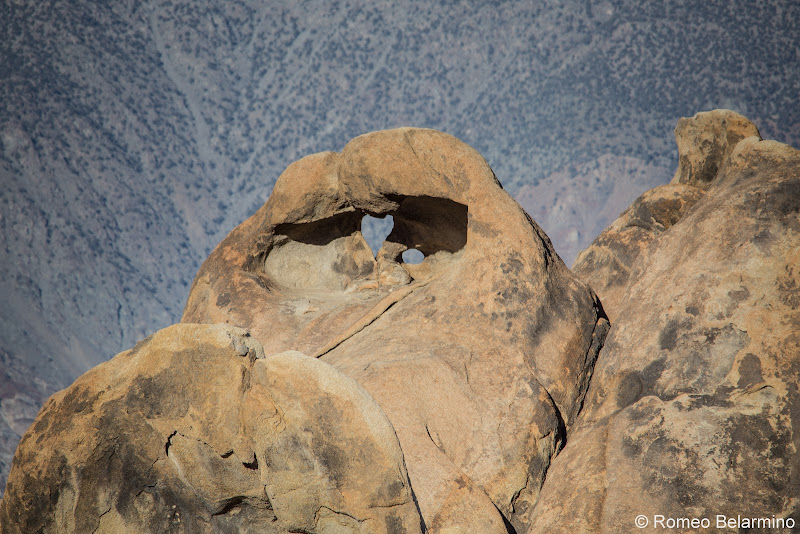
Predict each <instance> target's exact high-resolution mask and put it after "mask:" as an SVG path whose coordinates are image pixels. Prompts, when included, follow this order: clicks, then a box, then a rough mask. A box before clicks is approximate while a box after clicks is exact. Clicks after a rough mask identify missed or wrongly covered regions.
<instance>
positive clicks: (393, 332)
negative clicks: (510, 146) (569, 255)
mask: <svg viewBox="0 0 800 534" xmlns="http://www.w3.org/2000/svg"><path fill="white" fill-rule="evenodd" d="M675 137H676V140H677V144H678V152H679V162H680V163H679V166H678V169H677V171H676V172H675V175H674V178H673V179H672V182H671V183H670V184H667V185H663V186H659V187H657V188H655V189H653V190H651V191H648V192H647V193H645V194H644V195H642V196H641V197H640V198H639V199H637V200H636V201H634V202H633V203H632V204H631V206H630V207H629V208H628V209H627V210H625V211H624V212H623V213H622V214H621V215H620V217H619V218H618V219H617V220H616V221H615V222H613V223H612V224H611V225H610V226H609V227H608V228H607V229H606V230H605V231H604V232H603V233H601V234H600V236H599V237H598V238H597V239H596V240H595V241H594V243H592V244H591V245H590V246H589V247H588V248H587V249H586V250H585V251H584V252H583V253H582V254H581V255H580V256H579V257H578V259H577V261H576V263H575V265H574V267H573V269H572V270H569V269H568V268H567V267H566V266H565V264H564V263H563V262H562V260H561V258H560V257H559V256H558V255H557V254H556V253H555V251H554V249H553V246H552V244H551V242H550V239H549V238H548V237H547V235H546V234H545V233H544V231H543V230H542V229H541V228H540V227H539V225H538V224H537V223H536V222H535V221H534V220H532V219H531V218H530V216H529V215H528V214H527V213H526V212H525V211H524V210H523V209H522V208H521V207H520V206H519V204H518V203H517V202H516V201H514V200H513V199H512V198H511V197H510V196H509V195H508V194H507V193H506V192H505V191H504V190H503V189H502V188H501V187H500V184H499V182H498V181H497V179H496V178H495V175H494V173H493V171H492V169H491V168H490V167H489V165H488V164H487V163H486V161H485V160H484V159H483V158H482V157H481V156H480V155H479V154H478V153H477V152H476V151H475V150H473V149H472V148H470V147H469V146H468V145H466V144H464V143H463V142H461V141H459V140H457V139H456V138H454V137H452V136H450V135H448V134H444V133H441V132H437V131H434V130H426V129H417V128H401V129H394V130H385V131H378V132H373V133H370V134H366V135H362V136H359V137H357V138H355V139H353V140H352V141H350V142H349V143H348V144H347V145H346V146H345V147H344V149H343V150H342V152H340V153H335V152H324V153H318V154H313V155H309V156H306V157H304V158H302V159H300V160H298V161H297V162H295V163H293V164H292V165H290V166H289V167H288V168H287V169H286V171H284V173H283V174H282V175H281V177H280V178H279V179H278V181H277V183H276V185H275V188H274V190H273V193H272V195H271V196H270V198H269V200H268V201H267V203H266V204H264V206H263V207H261V208H260V209H259V210H258V211H256V213H255V214H254V215H252V216H251V217H250V218H249V219H247V220H246V221H245V222H244V223H242V224H241V225H239V226H238V227H237V228H236V229H234V230H233V231H232V232H231V233H230V234H229V235H228V236H227V237H226V238H225V239H224V240H223V241H222V242H221V243H220V244H219V245H218V246H217V247H216V248H215V250H214V251H213V252H212V253H211V254H210V256H209V257H208V258H207V259H206V261H205V262H204V264H203V266H202V267H201V268H200V270H199V272H198V274H197V276H196V278H195V280H194V283H193V284H192V287H191V291H190V294H189V298H188V302H187V303H186V306H185V309H184V313H183V318H182V321H181V323H180V324H176V325H173V326H170V327H168V328H165V329H163V330H161V331H159V332H157V333H156V334H154V335H152V336H150V337H149V338H147V339H146V340H144V341H142V342H140V343H138V344H137V345H136V346H135V347H134V348H133V349H131V350H128V351H125V352H123V353H121V354H119V355H117V356H116V357H114V358H112V359H111V360H110V361H108V362H105V363H102V364H100V365H98V366H97V367H95V368H93V369H92V370H91V371H89V372H87V373H85V374H83V375H82V376H81V377H80V378H78V380H76V381H75V383H74V384H72V385H71V386H70V387H69V388H67V389H65V390H64V391H61V392H59V393H56V394H55V395H53V396H52V397H51V398H50V399H49V400H48V401H47V403H46V404H45V406H44V408H43V409H42V410H41V412H40V413H39V415H38V416H37V417H36V420H35V421H34V422H33V424H32V425H31V426H30V428H29V429H28V430H27V432H26V433H25V435H24V436H23V438H22V441H21V443H20V446H19V448H18V450H17V453H16V456H15V459H14V463H13V466H12V469H11V473H10V476H9V480H8V484H7V486H6V493H5V496H4V498H3V500H2V502H0V530H1V531H2V532H4V533H6V532H7V533H27V532H115V533H117V532H192V533H194V532H275V533H289V532H307V533H350V532H352V533H362V534H366V533H387V534H390V533H391V534H400V533H413V532H420V533H421V532H431V533H441V534H454V533H464V534H466V533H475V532H481V533H488V534H492V533H496V534H510V533H514V534H533V533H537V532H564V533H573V532H586V533H594V532H597V533H600V532H626V531H633V530H635V528H634V527H635V523H634V522H635V521H638V520H639V519H637V516H642V515H643V516H644V517H645V518H650V519H654V518H655V517H656V516H657V515H659V514H661V515H664V516H666V517H672V518H674V517H687V516H688V517H693V518H697V519H698V520H700V519H701V518H711V519H710V521H711V522H712V523H711V524H712V528H710V529H708V530H709V531H718V532H739V531H740V529H739V527H736V528H734V527H729V526H727V525H726V526H723V527H719V526H717V523H716V520H715V518H716V516H718V515H720V514H722V515H725V516H731V517H736V516H737V515H745V516H748V517H762V518H772V519H774V520H780V521H781V522H782V524H784V525H785V524H789V525H792V524H796V523H797V522H800V505H799V504H798V501H797V495H798V491H799V490H800V461H798V458H800V456H798V449H799V448H800V431H798V429H796V428H795V426H798V428H800V392H798V386H797V384H798V382H799V381H800V349H799V348H798V347H800V338H799V337H798V332H800V282H799V280H800V254H799V253H798V251H800V151H798V150H796V149H794V148H792V147H790V146H788V145H785V144H781V143H778V142H775V141H765V140H762V139H761V136H760V134H759V132H758V130H757V129H756V127H755V126H754V125H753V124H752V123H751V122H750V121H749V120H747V119H746V118H744V117H743V116H741V115H739V114H737V113H734V112H732V111H728V110H716V111H713V112H706V113H699V114H697V115H695V116H694V117H691V118H685V119H681V120H680V121H679V122H678V125H677V128H676V129H675ZM367 215H370V216H373V217H384V216H388V215H391V216H392V219H393V228H392V231H391V233H389V235H388V236H387V237H386V239H385V241H384V242H383V243H382V245H381V248H380V249H379V250H378V252H377V254H373V252H372V250H371V249H370V247H369V246H368V244H367V242H366V241H365V239H364V236H363V235H362V232H361V224H362V220H363V218H364V217H365V216H367ZM412 249H413V250H417V251H419V252H420V253H421V254H422V255H423V256H424V259H423V260H422V261H421V262H420V263H415V264H411V263H407V262H405V261H404V260H403V253H404V252H406V251H408V250H412ZM592 288H594V289H595V290H596V291H597V293H595V291H594V290H593V289H592ZM609 319H610V320H609ZM773 526H774V525H773ZM745 528H746V527H745ZM767 531H769V532H784V531H789V530H787V529H782V528H773V529H771V530H770V529H768V530H767Z"/></svg>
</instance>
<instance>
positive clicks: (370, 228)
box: [361, 215, 394, 255]
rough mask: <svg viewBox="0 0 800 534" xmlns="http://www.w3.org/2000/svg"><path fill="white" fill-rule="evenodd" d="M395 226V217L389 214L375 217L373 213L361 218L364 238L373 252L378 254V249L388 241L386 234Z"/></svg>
mask: <svg viewBox="0 0 800 534" xmlns="http://www.w3.org/2000/svg"><path fill="white" fill-rule="evenodd" d="M393 227H394V219H393V218H392V216H391V215H387V216H385V217H384V218H382V219H379V218H377V217H373V216H372V215H364V218H363V219H361V235H363V236H364V240H365V241H366V242H367V244H368V245H369V248H371V249H372V254H373V255H377V254H378V251H379V250H380V249H381V246H383V242H384V241H386V236H388V235H389V233H390V232H391V231H392V228H393Z"/></svg>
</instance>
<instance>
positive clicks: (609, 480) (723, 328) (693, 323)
mask: <svg viewBox="0 0 800 534" xmlns="http://www.w3.org/2000/svg"><path fill="white" fill-rule="evenodd" d="M732 125H734V126H735V127H736V129H735V131H734V132H733V133H732V130H731V126H732ZM740 132H745V133H752V134H753V135H751V136H748V137H744V138H743V137H742V136H743V134H742V133H740ZM687 135H688V137H685V136H687ZM676 137H677V138H678V145H679V147H681V169H680V170H679V171H678V173H677V174H676V179H675V180H674V181H673V184H671V185H668V186H663V187H661V188H657V189H655V190H653V191H651V192H649V193H647V194H645V195H644V196H643V197H642V198H640V199H639V200H638V201H637V202H636V203H634V205H633V206H631V208H629V210H628V211H626V212H625V213H623V214H622V216H621V217H620V219H619V220H618V221H617V222H615V223H614V224H613V225H612V226H611V228H609V230H607V231H606V232H605V233H604V234H603V235H601V236H600V237H599V238H598V240H597V241H596V242H595V243H594V244H593V245H592V247H590V248H589V249H588V250H587V251H586V253H585V254H584V255H583V256H581V258H579V259H578V261H577V263H576V268H575V270H576V271H577V272H580V273H582V275H583V276H584V277H585V278H586V279H587V280H589V279H590V280H603V279H604V278H605V277H607V276H608V273H611V272H616V273H619V277H618V279H616V280H615V281H614V284H613V286H612V285H611V284H608V285H607V286H605V287H604V286H600V287H602V289H601V288H600V287H599V288H598V291H599V292H600V295H601V297H602V296H603V294H604V291H606V292H607V294H608V295H609V296H610V298H609V299H608V300H609V302H610V305H609V315H610V316H612V317H615V318H616V319H615V320H613V323H612V324H613V327H612V329H611V332H610V334H609V337H608V339H607V342H606V345H605V346H604V347H603V349H602V352H601V354H600V357H599V359H598V364H597V367H596V369H595V374H594V377H593V378H592V384H591V387H590V391H589V393H588V394H587V398H586V402H585V405H584V410H583V412H582V414H581V417H580V419H579V422H578V423H577V424H576V426H575V427H574V429H573V432H571V433H570V437H569V442H568V444H567V446H566V447H565V448H564V450H563V451H562V452H561V454H560V455H559V456H558V458H557V459H556V460H555V461H554V462H553V465H552V466H551V468H550V470H549V471H548V474H547V482H546V483H545V484H544V487H543V489H542V493H541V495H540V498H539V501H538V503H537V506H536V511H535V514H534V515H535V519H534V521H533V523H532V526H531V532H628V531H633V530H635V526H636V525H635V523H634V521H635V520H636V517H637V515H643V516H644V518H645V519H646V520H648V521H649V522H650V525H651V526H653V521H654V517H655V516H656V515H661V516H662V517H666V518H683V517H688V518H697V519H698V520H700V521H702V519H704V518H705V519H708V520H709V521H710V524H711V527H712V528H711V530H712V531H714V529H715V528H716V529H717V530H716V531H723V532H728V531H736V528H731V527H730V525H729V524H725V525H723V528H720V527H719V526H718V524H717V516H718V515H721V516H724V517H726V518H734V519H735V520H738V519H737V518H739V517H746V518H766V519H772V518H773V517H774V518H776V519H782V520H783V521H784V523H783V525H784V526H785V525H786V524H787V523H786V522H787V521H788V522H790V523H791V524H794V525H795V526H798V525H800V506H798V502H797V496H798V494H799V493H798V491H800V460H798V451H799V450H800V411H798V407H800V393H798V386H797V385H798V383H799V382H800V336H799V335H798V332H800V252H798V251H800V151H798V150H795V149H794V148H792V147H789V146H787V145H782V144H780V143H776V142H774V141H762V140H761V139H760V137H759V136H758V135H757V131H756V130H755V127H754V126H753V125H752V124H749V122H747V121H746V119H744V118H743V117H741V116H739V115H736V114H734V113H732V112H729V111H715V112H709V113H701V114H698V115H696V116H695V117H693V118H692V119H682V120H681V122H680V123H679V125H678V128H677V129H676ZM737 141H738V142H737ZM712 156H713V157H712ZM711 160H713V163H711V162H710V161H711ZM712 169H713V170H712ZM687 188H688V189H687ZM665 197H666V199H667V200H665ZM658 206H663V209H660V208H658ZM641 213H643V214H644V216H642V214H641ZM620 265H622V266H623V267H620ZM603 298H605V297H603ZM604 302H606V301H605V300H604ZM775 524H777V523H775ZM740 526H742V527H743V528H745V529H747V528H752V527H753V526H754V525H749V526H748V525H747V524H742V525H740ZM762 526H763V525H762ZM767 526H774V524H769V525H767ZM737 528H738V527H737ZM756 530H757V529H756ZM763 531H767V530H763ZM774 531H775V532H784V531H786V532H788V531H789V530H788V529H787V530H784V529H775V530H774Z"/></svg>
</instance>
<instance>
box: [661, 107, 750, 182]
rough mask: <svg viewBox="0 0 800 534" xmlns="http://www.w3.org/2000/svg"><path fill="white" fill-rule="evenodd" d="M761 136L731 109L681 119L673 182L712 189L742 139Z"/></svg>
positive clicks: (678, 129) (678, 127) (676, 128)
mask: <svg viewBox="0 0 800 534" xmlns="http://www.w3.org/2000/svg"><path fill="white" fill-rule="evenodd" d="M746 137H757V138H758V139H759V140H760V139H761V135H760V134H759V133H758V128H756V126H755V125H754V124H753V123H752V122H750V121H749V120H747V119H746V118H745V117H743V116H741V115H739V114H738V113H736V112H735V111H731V110H729V109H715V110H713V111H705V112H702V113H698V114H696V115H695V116H694V117H691V118H686V117H684V118H681V119H680V120H679V121H678V125H677V126H676V127H675V140H676V141H677V143H678V170H677V171H676V172H675V176H673V178H672V182H671V183H673V184H685V185H691V186H694V187H698V188H700V189H708V188H709V186H710V185H711V183H712V182H713V181H714V180H715V179H716V177H717V175H718V173H719V170H720V169H721V168H722V167H723V166H724V165H725V162H726V161H727V159H728V158H729V156H730V155H731V153H732V152H733V149H734V148H735V147H736V145H737V144H738V143H739V141H741V140H742V139H745V138H746Z"/></svg>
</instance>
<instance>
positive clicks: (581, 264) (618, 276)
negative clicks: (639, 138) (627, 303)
mask: <svg viewBox="0 0 800 534" xmlns="http://www.w3.org/2000/svg"><path fill="white" fill-rule="evenodd" d="M704 194H705V192H704V191H703V190H702V189H699V188H697V187H693V186H690V185H682V184H669V185H662V186H660V187H656V188H654V189H651V190H650V191H648V192H646V193H644V194H643V195H642V196H640V197H639V198H637V199H636V201H635V202H634V203H633V204H631V205H630V207H629V208H628V209H626V210H625V211H623V212H622V214H620V216H619V218H618V219H617V220H615V221H614V222H613V223H611V225H610V226H609V227H608V228H606V229H605V230H604V231H603V232H602V233H601V234H600V235H599V236H597V238H596V239H595V240H594V241H593V242H592V244H591V245H589V247H588V248H586V250H584V251H582V252H581V253H580V254H579V255H578V258H577V259H576V260H575V264H574V265H573V266H572V272H573V273H575V274H576V275H577V276H578V277H579V278H580V279H581V280H583V281H584V282H586V283H587V284H589V285H590V286H591V287H592V289H594V290H595V291H596V292H597V296H598V297H600V302H602V303H603V309H604V310H605V312H606V314H607V315H608V318H609V320H610V321H611V322H612V323H614V321H615V320H616V318H617V313H618V311H619V309H620V307H621V306H622V301H623V299H624V297H625V295H626V289H627V287H628V282H629V279H630V273H631V268H632V267H633V265H634V262H635V261H636V258H638V257H639V255H640V254H641V253H642V252H643V251H644V250H645V249H646V248H647V246H648V245H650V243H651V242H653V240H654V239H656V238H657V237H658V236H659V235H660V234H661V233H662V232H664V231H665V230H667V229H668V228H670V227H671V226H672V225H673V224H675V223H677V222H678V221H679V220H680V219H681V218H682V217H683V216H684V214H685V213H686V212H687V211H688V210H689V208H691V207H692V206H694V204H695V203H696V202H697V201H698V200H700V199H701V198H702V197H703V196H704Z"/></svg>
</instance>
